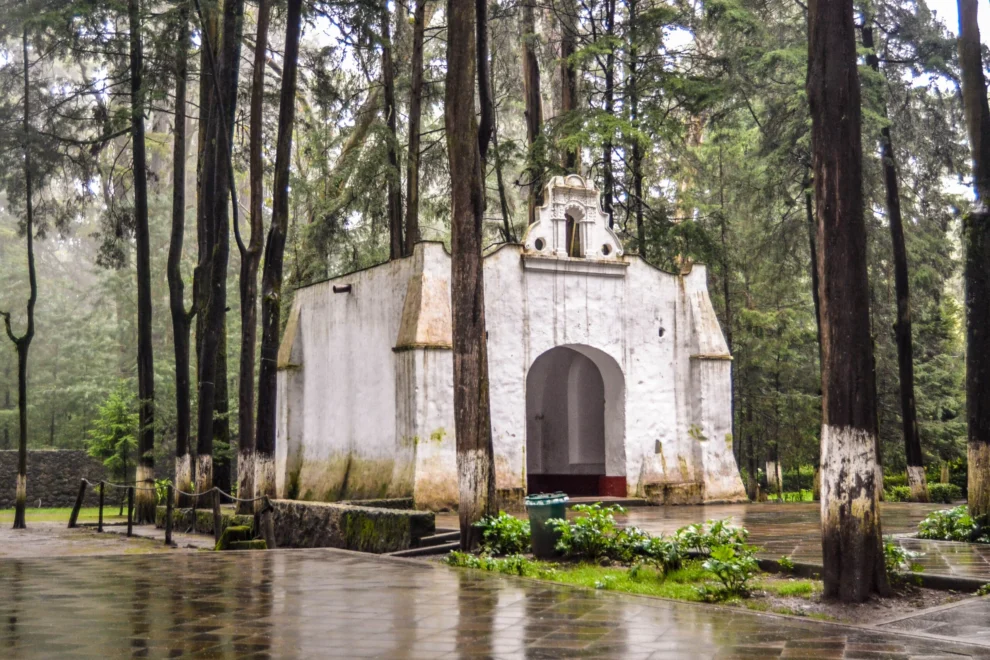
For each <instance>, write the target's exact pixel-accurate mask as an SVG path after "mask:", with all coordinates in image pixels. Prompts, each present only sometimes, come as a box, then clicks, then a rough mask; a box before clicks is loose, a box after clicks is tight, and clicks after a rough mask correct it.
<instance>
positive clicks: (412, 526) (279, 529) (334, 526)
mask: <svg viewBox="0 0 990 660" xmlns="http://www.w3.org/2000/svg"><path fill="white" fill-rule="evenodd" d="M366 501H368V502H371V501H377V500H366ZM401 501H402V500H401V499H400V500H399V502H401ZM399 502H396V501H383V503H385V504H392V505H395V504H397V503H399ZM272 506H274V507H275V512H274V515H273V522H274V523H275V544H276V547H279V548H343V549H345V550H358V551H361V552H374V553H383V552H395V551H396V550H406V549H408V548H412V547H414V546H416V545H417V544H418V543H419V540H420V539H421V538H423V537H424V536H429V535H430V534H433V532H434V531H435V530H436V523H435V519H434V514H433V513H432V512H430V511H413V510H410V509H397V508H385V507H383V506H375V507H372V506H358V505H355V504H345V503H342V502H334V503H326V502H303V501H299V500H275V501H273V502H272ZM222 516H223V522H222V523H221V524H222V527H221V531H223V529H226V528H227V527H230V526H231V525H246V526H248V527H251V526H253V524H254V517H253V516H239V515H234V513H233V509H230V508H226V507H225V508H224V510H223V512H222ZM155 525H156V526H157V527H165V507H164V506H159V507H158V511H157V515H156V516H155ZM172 529H174V530H175V531H177V532H189V531H194V532H197V533H199V534H213V509H212V507H207V508H201V509H197V510H196V511H195V514H194V512H193V510H192V509H174V510H173V512H172Z"/></svg>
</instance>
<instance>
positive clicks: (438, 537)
mask: <svg viewBox="0 0 990 660" xmlns="http://www.w3.org/2000/svg"><path fill="white" fill-rule="evenodd" d="M460 539H461V533H460V532H457V531H447V530H437V533H435V534H433V535H432V536H424V537H423V538H421V539H420V540H419V545H418V546H416V547H418V548H425V547H428V546H431V545H441V544H443V543H450V542H452V541H458V542H459V541H460Z"/></svg>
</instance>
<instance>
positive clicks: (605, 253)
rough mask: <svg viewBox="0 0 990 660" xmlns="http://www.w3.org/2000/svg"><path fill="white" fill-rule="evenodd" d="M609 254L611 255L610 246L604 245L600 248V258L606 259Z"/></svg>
mask: <svg viewBox="0 0 990 660" xmlns="http://www.w3.org/2000/svg"><path fill="white" fill-rule="evenodd" d="M610 254H612V246H611V245H609V244H608V243H606V244H605V245H603V246H602V256H605V257H607V256H608V255H610Z"/></svg>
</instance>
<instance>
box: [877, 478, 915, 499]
mask: <svg viewBox="0 0 990 660" xmlns="http://www.w3.org/2000/svg"><path fill="white" fill-rule="evenodd" d="M884 481H886V478H884ZM884 498H885V499H886V500H887V501H888V502H908V501H910V500H911V489H910V488H908V487H907V486H892V487H890V488H888V489H887V490H886V491H885V492H884Z"/></svg>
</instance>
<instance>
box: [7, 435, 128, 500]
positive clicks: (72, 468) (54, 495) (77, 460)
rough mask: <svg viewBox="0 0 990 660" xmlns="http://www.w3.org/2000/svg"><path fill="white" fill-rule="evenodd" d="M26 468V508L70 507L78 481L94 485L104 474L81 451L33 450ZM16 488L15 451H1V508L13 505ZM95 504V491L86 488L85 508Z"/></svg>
mask: <svg viewBox="0 0 990 660" xmlns="http://www.w3.org/2000/svg"><path fill="white" fill-rule="evenodd" d="M27 468H28V473H27V505H28V507H38V506H42V507H70V506H72V505H73V504H75V502H76V495H78V493H79V480H80V479H81V478H83V477H85V478H86V479H89V480H90V481H92V482H94V483H95V482H97V481H99V480H100V479H103V478H104V475H105V470H104V468H103V464H102V463H101V462H100V461H98V460H96V459H94V458H91V457H90V456H89V455H88V454H87V453H86V452H85V451H81V450H79V451H77V450H68V449H33V450H30V451H28V457H27ZM16 486H17V451H16V450H0V508H2V509H9V508H11V507H13V506H14V496H15V490H16ZM108 497H109V495H108ZM108 501H109V499H108ZM114 501H115V500H114ZM98 502H99V497H98V495H97V493H96V489H95V488H87V490H86V501H85V505H86V506H96V505H97V504H98ZM39 503H40V504H39Z"/></svg>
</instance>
